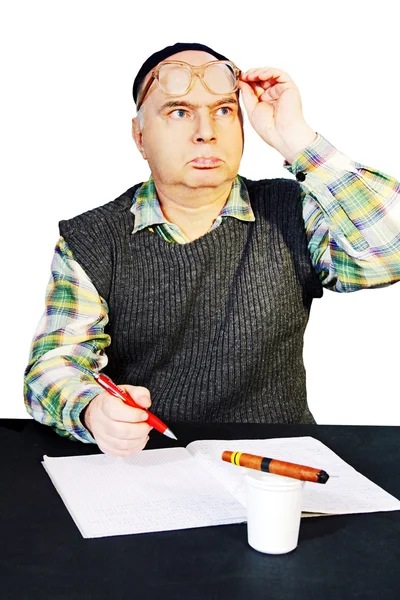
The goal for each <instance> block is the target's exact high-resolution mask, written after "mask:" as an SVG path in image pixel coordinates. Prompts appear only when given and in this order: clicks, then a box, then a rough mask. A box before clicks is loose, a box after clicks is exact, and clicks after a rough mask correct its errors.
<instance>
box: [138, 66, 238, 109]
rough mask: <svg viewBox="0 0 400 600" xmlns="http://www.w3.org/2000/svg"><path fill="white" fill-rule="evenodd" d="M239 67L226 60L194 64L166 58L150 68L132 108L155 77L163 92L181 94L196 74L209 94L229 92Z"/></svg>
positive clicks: (144, 94)
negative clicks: (147, 77)
mask: <svg viewBox="0 0 400 600" xmlns="http://www.w3.org/2000/svg"><path fill="white" fill-rule="evenodd" d="M240 74H241V70H240V69H238V68H237V66H236V65H235V64H234V63H233V62H231V61H230V60H214V61H211V62H207V63H205V64H203V65H199V66H194V65H191V64H189V63H186V62H183V61H177V60H166V61H164V62H162V63H160V64H159V65H157V66H156V67H155V68H154V69H153V70H152V71H151V77H150V79H149V80H148V82H147V84H146V85H145V86H144V88H143V91H142V93H141V94H140V97H139V99H138V103H137V105H136V110H139V109H140V107H141V105H142V103H143V100H144V98H145V96H146V94H147V92H148V91H149V89H150V86H151V84H152V83H153V80H154V79H155V80H156V82H157V85H158V89H159V90H160V92H162V93H163V94H165V95H166V96H184V95H185V94H187V93H188V92H189V90H191V89H192V87H193V83H194V77H195V76H197V77H198V78H199V79H200V81H201V83H202V84H203V85H204V87H205V88H206V90H208V91H209V92H211V93H212V94H230V93H232V92H236V90H237V89H238V87H239V77H240Z"/></svg>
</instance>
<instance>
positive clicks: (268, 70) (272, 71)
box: [240, 67, 291, 83]
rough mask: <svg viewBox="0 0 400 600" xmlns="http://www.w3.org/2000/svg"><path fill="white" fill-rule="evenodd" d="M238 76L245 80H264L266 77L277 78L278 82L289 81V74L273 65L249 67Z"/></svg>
mask: <svg viewBox="0 0 400 600" xmlns="http://www.w3.org/2000/svg"><path fill="white" fill-rule="evenodd" d="M240 78H241V79H242V78H243V79H244V80H245V81H249V82H250V81H257V80H259V81H266V80H268V79H277V80H278V81H279V82H280V83H282V82H284V81H291V77H290V75H288V73H286V71H282V70H281V69H276V68H274V67H260V68H258V69H250V70H249V71H247V72H246V73H243V74H242V75H241V76H240Z"/></svg>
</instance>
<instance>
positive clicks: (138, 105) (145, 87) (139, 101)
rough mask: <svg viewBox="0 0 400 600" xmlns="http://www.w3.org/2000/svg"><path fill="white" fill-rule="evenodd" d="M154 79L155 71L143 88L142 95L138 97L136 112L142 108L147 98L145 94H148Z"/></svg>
mask: <svg viewBox="0 0 400 600" xmlns="http://www.w3.org/2000/svg"><path fill="white" fill-rule="evenodd" d="M153 80H154V73H152V75H151V77H150V79H149V80H148V82H147V83H146V85H145V86H144V88H143V90H142V92H141V94H140V97H139V98H138V103H137V105H136V112H138V111H139V109H140V107H141V105H142V103H143V100H144V99H145V96H146V94H147V92H148V91H149V89H150V86H151V84H152V83H153Z"/></svg>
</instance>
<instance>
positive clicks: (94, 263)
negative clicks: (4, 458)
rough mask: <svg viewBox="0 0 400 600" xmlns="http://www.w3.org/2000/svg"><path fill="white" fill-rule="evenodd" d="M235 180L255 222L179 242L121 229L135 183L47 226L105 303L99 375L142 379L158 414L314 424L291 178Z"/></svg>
mask: <svg viewBox="0 0 400 600" xmlns="http://www.w3.org/2000/svg"><path fill="white" fill-rule="evenodd" d="M243 180H244V183H245V185H246V187H247V189H248V192H249V196H250V201H251V205H252V208H253V211H254V215H255V222H244V221H240V220H238V219H235V218H232V217H229V218H226V219H224V220H223V222H222V223H221V225H220V226H219V227H217V228H216V229H214V230H212V231H210V232H209V233H207V234H206V235H204V236H202V237H200V238H198V239H197V240H194V241H193V242H190V243H188V244H178V243H169V242H166V241H165V240H163V239H162V238H161V237H160V236H159V235H157V234H155V233H152V232H150V231H149V230H147V229H144V230H142V231H140V232H138V233H136V234H135V235H132V230H133V227H134V215H133V214H132V212H131V211H130V208H131V205H132V198H133V196H134V193H135V191H136V189H137V188H138V187H139V186H140V185H141V184H138V185H135V186H134V187H132V188H130V189H129V190H128V191H127V192H125V193H124V194H122V196H120V197H119V198H117V199H116V200H114V201H112V202H109V203H108V204H106V205H104V206H100V207H99V208H95V209H94V210H90V211H88V212H86V213H84V214H82V215H79V216H77V217H75V218H73V219H70V220H68V221H61V222H60V224H59V225H60V234H61V235H62V236H63V237H64V239H65V240H66V241H67V243H68V245H69V247H70V248H71V250H72V252H73V254H74V256H75V258H76V260H77V261H78V262H79V264H80V265H81V266H82V268H83V269H84V271H85V272H86V274H87V275H88V276H89V278H90V279H91V281H92V282H93V284H94V285H95V287H96V289H97V290H98V292H99V294H100V296H102V297H103V298H104V299H105V300H106V301H107V303H108V307H109V324H108V325H107V327H106V332H107V333H109V334H110V336H111V345H110V346H109V348H107V350H106V352H107V356H108V361H109V362H108V365H107V367H106V369H105V373H107V374H108V375H109V376H110V377H111V378H112V379H113V380H114V381H115V382H116V383H119V384H121V383H125V384H127V383H129V384H132V385H141V386H145V387H147V388H148V389H149V390H150V393H151V398H152V411H153V412H154V413H155V414H156V415H158V416H159V417H160V418H161V419H164V420H165V421H166V422H167V423H172V422H179V421H197V422H200V421H201V422H211V421H215V422H244V423H255V422H259V423H315V420H314V418H313V416H312V414H311V413H310V411H309V408H308V405H307V395H306V376H305V369H304V364H303V336H304V330H305V328H306V325H307V322H308V317H309V311H310V306H311V302H312V299H313V298H315V297H321V296H322V286H321V283H320V281H319V279H318V277H317V275H316V273H315V271H314V269H313V266H312V263H311V260H310V255H309V250H308V247H307V239H306V232H305V228H304V222H303V218H302V205H301V198H300V186H299V184H298V183H297V182H296V181H292V180H289V179H272V180H271V179H269V180H268V179H267V180H260V181H251V180H249V179H246V178H243Z"/></svg>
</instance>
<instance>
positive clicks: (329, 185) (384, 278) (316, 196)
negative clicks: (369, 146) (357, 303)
mask: <svg viewBox="0 0 400 600" xmlns="http://www.w3.org/2000/svg"><path fill="white" fill-rule="evenodd" d="M284 166H285V168H287V169H288V170H289V171H290V172H291V173H293V174H294V175H296V176H297V179H299V180H300V181H302V180H303V181H302V201H303V218H304V222H305V228H306V232H307V237H308V245H309V249H310V254H311V260H312V262H313V265H314V268H315V270H316V271H317V273H318V275H319V277H320V279H321V282H322V284H323V285H324V287H326V288H327V289H330V290H333V291H336V292H353V291H356V290H359V289H363V288H377V287H384V286H388V285H391V284H393V283H395V282H397V281H399V280H400V182H399V181H397V180H396V179H394V178H392V177H389V176H387V175H385V174H384V173H381V172H379V171H377V170H375V169H371V168H370V167H366V166H363V165H361V164H360V163H357V162H354V161H352V160H351V159H349V158H348V157H346V156H345V155H343V154H342V153H340V152H339V151H338V150H336V148H334V147H333V146H332V145H331V144H330V143H329V142H328V141H327V140H326V139H325V138H323V137H322V136H321V135H318V136H317V138H316V140H314V142H312V143H311V144H310V145H309V146H308V147H307V148H305V149H304V150H303V151H302V152H301V153H300V154H299V155H298V156H297V157H296V159H295V160H294V161H293V163H292V164H291V165H288V164H287V163H285V165H284Z"/></svg>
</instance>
